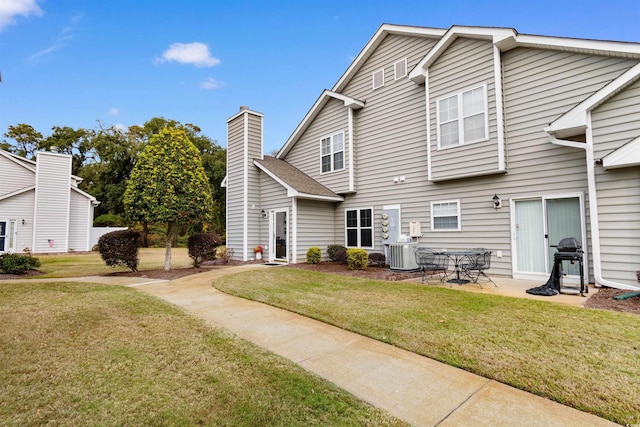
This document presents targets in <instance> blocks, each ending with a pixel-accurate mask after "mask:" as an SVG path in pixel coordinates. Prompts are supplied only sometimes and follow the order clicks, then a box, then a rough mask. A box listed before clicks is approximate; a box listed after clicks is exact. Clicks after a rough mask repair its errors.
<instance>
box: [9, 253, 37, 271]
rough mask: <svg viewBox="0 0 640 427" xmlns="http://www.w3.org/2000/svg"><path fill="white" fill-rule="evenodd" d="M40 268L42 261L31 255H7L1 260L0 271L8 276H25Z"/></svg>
mask: <svg viewBox="0 0 640 427" xmlns="http://www.w3.org/2000/svg"><path fill="white" fill-rule="evenodd" d="M36 267H40V260H39V259H38V258H36V257H34V256H31V255H20V254H5V255H3V256H2V257H1V258H0V270H2V271H4V272H5V273H7V274H25V273H26V272H27V271H29V270H31V269H34V268H36Z"/></svg>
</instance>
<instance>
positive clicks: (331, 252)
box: [327, 245, 347, 262]
mask: <svg viewBox="0 0 640 427" xmlns="http://www.w3.org/2000/svg"><path fill="white" fill-rule="evenodd" d="M341 250H344V251H346V250H347V248H345V247H344V246H342V245H329V246H328V247H327V256H328V257H329V259H330V260H331V261H338V252H340V251H341ZM346 259H347V258H346V254H345V262H346Z"/></svg>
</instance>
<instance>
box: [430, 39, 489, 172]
mask: <svg viewBox="0 0 640 427" xmlns="http://www.w3.org/2000/svg"><path fill="white" fill-rule="evenodd" d="M428 84H429V104H430V106H429V113H430V118H429V121H430V132H431V168H432V170H431V177H432V179H433V180H434V181H439V180H445V179H455V178H459V177H462V176H469V175H479V174H484V173H495V172H498V168H499V165H498V140H497V121H496V96H495V75H494V57H493V44H492V43H491V42H490V41H487V40H473V39H465V38H458V39H457V40H455V41H454V42H453V43H452V44H451V46H449V48H448V49H447V50H446V51H445V52H444V53H443V54H442V55H441V56H440V57H439V58H438V59H437V60H436V62H435V63H434V64H433V65H432V66H431V68H430V69H429V83H428ZM483 85H484V86H486V94H487V104H488V110H487V114H488V124H489V129H488V130H489V131H488V135H489V140H488V141H486V140H485V141H479V142H474V143H464V144H462V145H460V146H455V147H447V148H443V149H440V150H438V120H437V119H438V118H437V111H438V110H437V102H438V100H439V99H441V98H444V97H448V96H453V95H456V94H458V93H460V92H462V91H466V90H470V89H475V88H477V87H480V86H483ZM458 114H459V115H461V114H462V112H461V111H459V112H458ZM460 120H462V118H461V117H460ZM460 138H462V135H460Z"/></svg>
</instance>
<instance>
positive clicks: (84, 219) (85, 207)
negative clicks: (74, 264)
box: [68, 190, 93, 251]
mask: <svg viewBox="0 0 640 427" xmlns="http://www.w3.org/2000/svg"><path fill="white" fill-rule="evenodd" d="M92 223H93V206H92V205H91V201H90V200H89V199H87V198H86V197H84V196H83V195H81V194H79V193H78V192H77V191H75V190H71V200H70V208H69V245H68V250H69V251H89V250H91V247H90V246H89V245H90V240H91V228H92Z"/></svg>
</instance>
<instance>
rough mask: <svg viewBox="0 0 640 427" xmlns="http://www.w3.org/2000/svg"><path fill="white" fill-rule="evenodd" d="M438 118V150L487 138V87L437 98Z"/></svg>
mask: <svg viewBox="0 0 640 427" xmlns="http://www.w3.org/2000/svg"><path fill="white" fill-rule="evenodd" d="M437 117H438V148H446V147H453V146H457V145H462V144H468V143H471V142H478V141H484V140H487V139H489V135H488V127H489V125H488V122H487V86H486V85H483V86H480V87H477V88H474V89H470V90H467V91H464V92H460V93H457V94H455V95H452V96H448V97H446V98H442V99H439V100H438V102H437Z"/></svg>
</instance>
